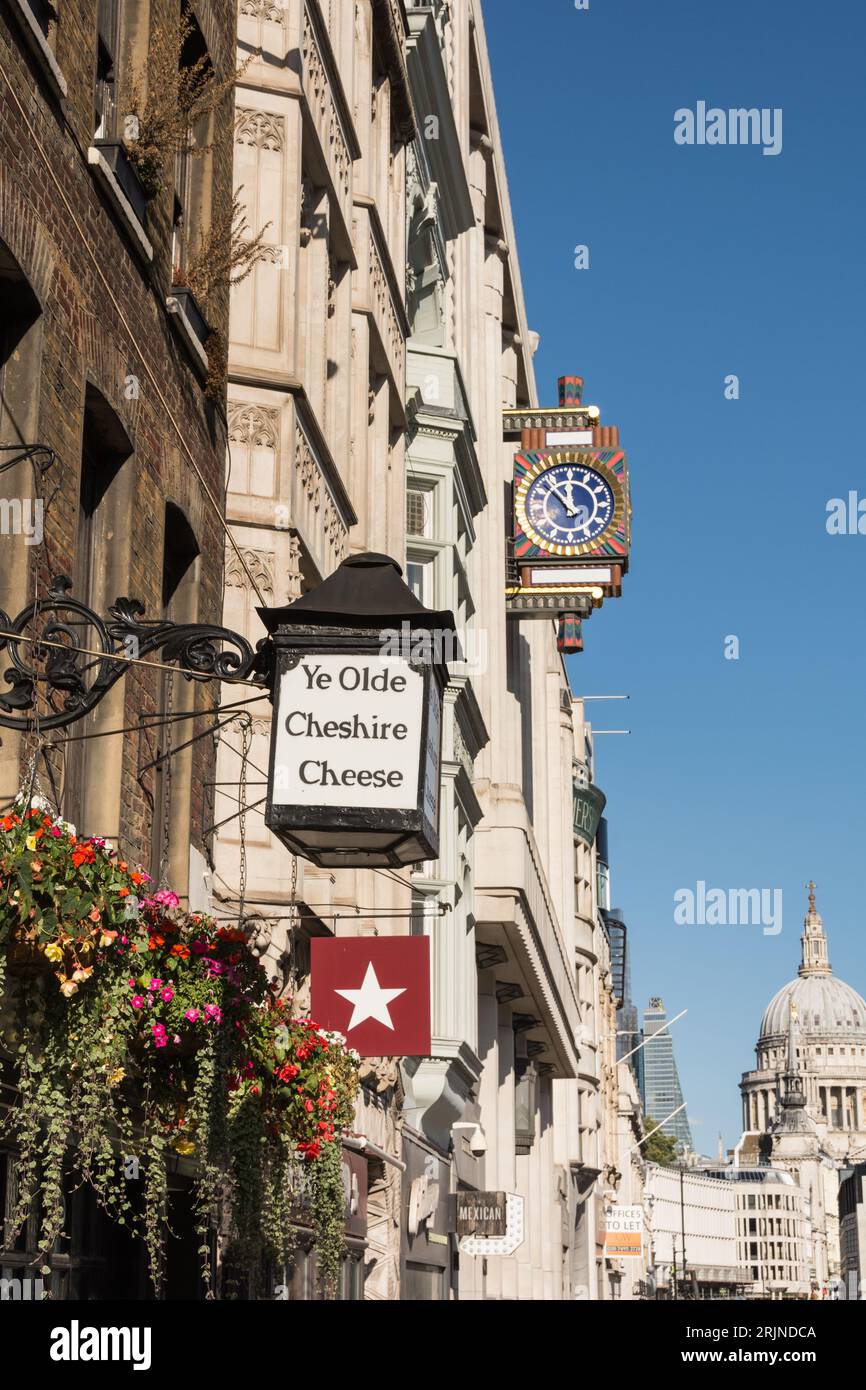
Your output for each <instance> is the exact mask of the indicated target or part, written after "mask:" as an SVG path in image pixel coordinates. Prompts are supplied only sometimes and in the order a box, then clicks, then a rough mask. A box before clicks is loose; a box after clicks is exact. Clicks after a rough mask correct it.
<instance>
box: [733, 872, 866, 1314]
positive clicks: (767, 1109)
mask: <svg viewBox="0 0 866 1390" xmlns="http://www.w3.org/2000/svg"><path fill="white" fill-rule="evenodd" d="M801 948H802V949H801V960H800V969H799V972H798V974H797V976H796V978H795V979H793V980H791V981H790V982H789V983H788V984H786V985H783V986H782V988H781V989H780V990H779V991H778V992H777V994H776V995H775V996H774V998H773V999H772V1000H771V1001H770V1003H769V1004H768V1006H767V1008H766V1010H765V1012H764V1017H763V1019H762V1021H761V1027H760V1033H759V1038H758V1043H757V1046H756V1049H755V1055H756V1065H755V1066H754V1068H752V1070H750V1071H748V1072H746V1073H745V1074H744V1076H743V1078H742V1082H741V1085H740V1091H741V1095H742V1100H743V1120H744V1128H745V1133H744V1138H743V1141H741V1147H743V1148H744V1150H746V1151H748V1152H749V1153H750V1155H751V1157H752V1160H753V1161H757V1162H767V1161H772V1163H773V1164H774V1165H777V1166H782V1167H785V1168H786V1169H788V1170H789V1171H790V1172H791V1173H792V1174H793V1176H794V1178H795V1180H796V1181H797V1182H798V1183H799V1185H800V1186H801V1187H802V1188H803V1189H804V1191H805V1193H806V1196H807V1199H808V1203H809V1208H810V1213H811V1222H812V1232H813V1240H814V1251H813V1254H812V1258H811V1270H810V1272H811V1275H812V1277H814V1278H815V1280H816V1281H817V1283H818V1284H819V1286H820V1287H821V1288H827V1287H828V1286H829V1285H830V1283H831V1282H833V1281H836V1280H838V1279H839V1277H840V1274H841V1248H840V1235H839V1214H838V1198H839V1173H840V1170H841V1169H843V1168H844V1167H846V1166H847V1165H848V1164H850V1163H851V1162H856V1161H857V1160H858V1159H859V1158H860V1157H861V1156H862V1154H863V1152H864V1151H866V1000H864V999H863V997H862V995H860V994H858V993H857V991H856V990H855V989H853V988H852V986H851V985H849V984H847V983H846V982H845V981H844V980H841V979H839V977H838V976H837V975H834V973H833V970H832V967H831V964H830V956H829V946H828V940H827V935H826V932H825V931H824V923H823V919H822V917H821V915H820V913H819V912H818V910H817V907H816V901H815V888H814V884H812V885H810V889H809V910H808V912H807V913H806V916H805V919H804V923H803V934H802V937H801ZM792 1116H794V1117H796V1123H795V1122H793V1121H792Z"/></svg>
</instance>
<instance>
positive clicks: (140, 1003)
mask: <svg viewBox="0 0 866 1390" xmlns="http://www.w3.org/2000/svg"><path fill="white" fill-rule="evenodd" d="M132 1007H133V1008H134V1009H143V1008H144V999H143V998H142V996H141V995H140V994H134V995H133V996H132Z"/></svg>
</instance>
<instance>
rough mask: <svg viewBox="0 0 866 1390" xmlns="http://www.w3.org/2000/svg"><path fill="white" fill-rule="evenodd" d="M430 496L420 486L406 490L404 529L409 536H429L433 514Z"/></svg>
mask: <svg viewBox="0 0 866 1390" xmlns="http://www.w3.org/2000/svg"><path fill="white" fill-rule="evenodd" d="M432 502H433V499H432V496H431V494H430V492H429V491H426V490H423V489H421V488H409V489H408V490H407V492H406V531H407V533H408V534H409V535H410V536H429V535H430V534H431V522H432V516H433V506H432Z"/></svg>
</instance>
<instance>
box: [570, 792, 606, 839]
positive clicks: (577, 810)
mask: <svg viewBox="0 0 866 1390" xmlns="http://www.w3.org/2000/svg"><path fill="white" fill-rule="evenodd" d="M606 801H607V797H606V796H605V794H604V792H603V791H601V790H600V789H599V788H598V787H579V786H578V785H577V783H575V786H574V833H575V835H578V836H579V837H580V839H581V840H583V842H584V844H587V845H590V846H592V845H594V844H595V837H596V834H597V832H598V823H599V821H600V820H601V815H602V812H603V810H604V807H605V803H606Z"/></svg>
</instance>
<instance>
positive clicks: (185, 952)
mask: <svg viewBox="0 0 866 1390" xmlns="http://www.w3.org/2000/svg"><path fill="white" fill-rule="evenodd" d="M171 954H172V955H173V956H180V958H181V960H189V947H188V946H184V945H183V943H182V942H180V941H178V942H176V943H175V945H174V946H172V948H171Z"/></svg>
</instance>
